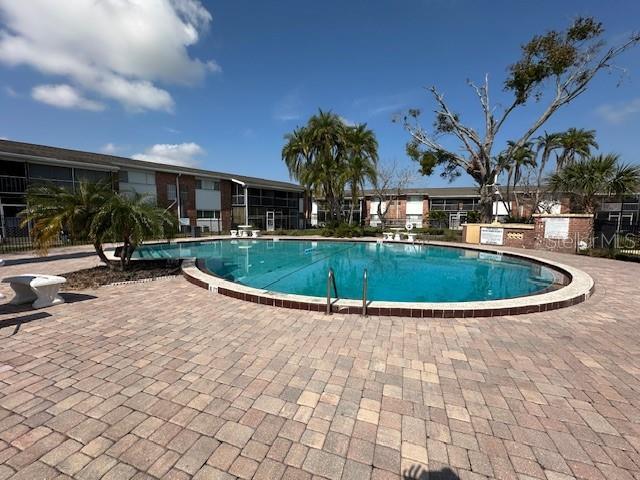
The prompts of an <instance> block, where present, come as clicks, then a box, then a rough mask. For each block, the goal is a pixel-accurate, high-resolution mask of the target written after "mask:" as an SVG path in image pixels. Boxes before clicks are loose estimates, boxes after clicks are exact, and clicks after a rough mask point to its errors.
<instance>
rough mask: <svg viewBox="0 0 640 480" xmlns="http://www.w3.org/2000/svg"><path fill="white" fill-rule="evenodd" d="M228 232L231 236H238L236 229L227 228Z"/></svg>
mask: <svg viewBox="0 0 640 480" xmlns="http://www.w3.org/2000/svg"><path fill="white" fill-rule="evenodd" d="M229 233H230V234H231V236H232V237H237V236H238V230H229Z"/></svg>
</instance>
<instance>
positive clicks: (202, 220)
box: [0, 140, 307, 237]
mask: <svg viewBox="0 0 640 480" xmlns="http://www.w3.org/2000/svg"><path fill="white" fill-rule="evenodd" d="M82 180H87V181H105V182H108V183H109V184H111V186H112V188H113V189H114V190H115V191H120V192H124V193H126V192H129V193H132V192H136V193H141V194H145V195H148V196H149V197H150V198H151V199H152V200H153V201H155V202H156V203H157V205H158V206H160V207H163V208H169V209H171V210H173V211H174V212H175V214H176V216H177V217H178V218H179V219H180V224H181V225H182V229H183V230H187V231H194V227H200V228H199V230H200V231H203V232H212V233H217V232H220V231H223V230H229V229H230V228H233V227H234V226H237V225H242V224H247V223H248V224H250V225H252V226H253V227H254V228H257V229H261V230H275V229H281V228H285V229H289V228H304V227H305V225H306V217H305V215H306V205H307V202H305V193H304V189H303V188H302V187H300V186H299V185H296V184H293V183H288V182H280V181H273V180H266V179H262V178H254V177H247V176H243V175H234V174H230V173H221V172H214V171H210V170H203V169H197V168H190V167H183V166H178V165H169V164H162V163H155V162H148V161H142V160H134V159H131V158H125V157H118V156H114V155H105V154H100V153H93V152H84V151H78V150H69V149H65V148H57V147H50V146H44V145H35V144H31V143H22V142H14V141H9V140H0V215H1V217H2V231H1V232H0V233H2V236H3V237H7V236H12V235H13V236H16V235H26V234H27V233H28V232H27V231H26V230H25V229H20V228H19V223H20V219H19V218H18V213H19V212H20V211H21V210H23V209H24V207H25V206H26V198H25V197H26V190H27V188H28V186H29V185H31V184H34V183H53V184H56V185H59V186H64V187H67V188H75V185H77V183H78V182H80V181H82Z"/></svg>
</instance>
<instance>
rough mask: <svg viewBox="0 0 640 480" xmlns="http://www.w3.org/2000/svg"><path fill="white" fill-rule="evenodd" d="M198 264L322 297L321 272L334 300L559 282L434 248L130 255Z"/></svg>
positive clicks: (224, 246) (301, 247) (264, 285)
mask: <svg viewBox="0 0 640 480" xmlns="http://www.w3.org/2000/svg"><path fill="white" fill-rule="evenodd" d="M192 257H196V258H198V259H201V260H202V262H203V263H204V266H205V268H206V270H208V271H209V272H211V273H212V274H214V275H216V276H218V277H221V278H223V279H225V280H229V281H232V282H235V283H238V284H241V285H245V286H248V287H253V288H257V289H261V290H267V291H272V292H281V293H287V294H297V295H307V296H314V297H325V296H326V288H327V273H328V270H329V268H332V269H333V270H334V272H335V278H336V283H337V288H338V294H339V297H340V298H345V299H360V298H361V297H362V274H363V271H364V269H365V268H366V269H367V270H368V278H369V280H368V298H369V299H370V300H374V301H392V302H474V301H483V300H499V299H509V298H516V297H523V296H527V295H534V294H538V293H543V292H546V291H548V290H550V289H551V288H553V287H554V286H557V283H558V282H559V281H561V279H559V277H561V274H560V273H559V272H558V271H557V270H554V269H552V268H550V267H548V266H546V265H543V264H540V263H537V262H534V261H530V260H527V259H524V258H518V257H514V256H510V255H502V254H496V253H489V252H483V251H478V250H470V249H465V248H454V247H444V246H435V245H419V244H399V243H375V242H354V241H309V240H286V241H272V240H266V239H265V240H218V241H208V242H199V243H182V244H181V243H172V244H156V245H144V246H142V247H139V248H138V249H137V250H136V252H135V253H134V258H143V259H153V258H156V259H161V258H192Z"/></svg>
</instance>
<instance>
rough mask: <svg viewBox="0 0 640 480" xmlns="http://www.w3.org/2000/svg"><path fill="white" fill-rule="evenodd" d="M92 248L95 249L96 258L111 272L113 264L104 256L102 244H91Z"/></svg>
mask: <svg viewBox="0 0 640 480" xmlns="http://www.w3.org/2000/svg"><path fill="white" fill-rule="evenodd" d="M93 248H94V249H95V251H96V254H97V255H98V258H100V260H101V261H102V262H103V263H105V264H106V265H107V268H109V270H113V264H112V263H111V262H110V261H109V259H108V258H107V256H106V255H105V254H104V250H103V249H102V244H101V243H100V242H95V243H94V244H93Z"/></svg>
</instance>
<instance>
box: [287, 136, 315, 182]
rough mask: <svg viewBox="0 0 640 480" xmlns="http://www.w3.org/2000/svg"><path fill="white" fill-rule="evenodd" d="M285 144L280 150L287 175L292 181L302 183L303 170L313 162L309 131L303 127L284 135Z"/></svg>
mask: <svg viewBox="0 0 640 480" xmlns="http://www.w3.org/2000/svg"><path fill="white" fill-rule="evenodd" d="M284 138H285V140H286V143H285V145H284V147H283V148H282V158H283V160H284V162H285V163H286V165H287V168H288V169H289V175H290V176H291V178H293V179H294V180H297V181H298V182H302V179H303V177H304V172H305V169H306V168H308V167H309V166H310V164H311V162H312V161H313V154H312V145H311V141H310V140H311V139H310V135H309V130H308V129H307V128H305V127H300V128H296V129H295V130H294V131H293V132H292V133H288V134H286V135H285V137H284Z"/></svg>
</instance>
